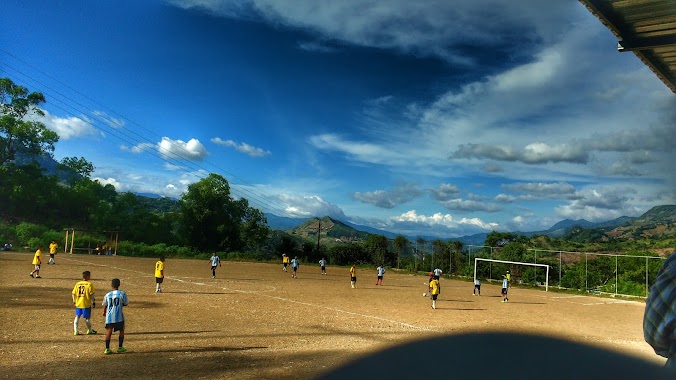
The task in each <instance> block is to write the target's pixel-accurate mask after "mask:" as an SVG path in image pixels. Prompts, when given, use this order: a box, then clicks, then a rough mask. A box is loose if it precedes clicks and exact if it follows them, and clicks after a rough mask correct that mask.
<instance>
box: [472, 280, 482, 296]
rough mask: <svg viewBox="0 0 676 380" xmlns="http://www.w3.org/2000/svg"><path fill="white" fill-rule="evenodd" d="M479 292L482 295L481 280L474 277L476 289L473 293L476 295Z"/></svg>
mask: <svg viewBox="0 0 676 380" xmlns="http://www.w3.org/2000/svg"><path fill="white" fill-rule="evenodd" d="M477 293H479V295H481V281H480V280H479V279H478V278H475V279H474V290H473V291H472V295H473V296H475V295H477Z"/></svg>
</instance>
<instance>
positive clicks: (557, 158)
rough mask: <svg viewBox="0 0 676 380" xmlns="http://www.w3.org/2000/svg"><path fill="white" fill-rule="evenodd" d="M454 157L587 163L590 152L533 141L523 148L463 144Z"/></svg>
mask: <svg viewBox="0 0 676 380" xmlns="http://www.w3.org/2000/svg"><path fill="white" fill-rule="evenodd" d="M452 157H453V158H488V159H492V160H498V161H520V162H523V163H526V164H544V163H548V162H571V163H576V164H583V163H586V162H587V161H588V159H589V154H588V153H587V152H586V151H585V150H584V149H583V148H582V147H581V146H579V145H572V144H571V145H568V144H560V145H548V144H545V143H541V142H536V143H531V144H528V145H526V146H524V147H523V148H522V149H519V148H515V147H513V146H509V145H502V146H501V145H490V144H462V145H460V146H459V147H458V149H457V150H456V151H455V152H454V153H453V155H452Z"/></svg>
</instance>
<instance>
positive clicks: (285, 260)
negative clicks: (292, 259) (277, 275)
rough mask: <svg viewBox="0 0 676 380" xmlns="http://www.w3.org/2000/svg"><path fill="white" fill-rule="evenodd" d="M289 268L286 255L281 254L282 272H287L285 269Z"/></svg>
mask: <svg viewBox="0 0 676 380" xmlns="http://www.w3.org/2000/svg"><path fill="white" fill-rule="evenodd" d="M288 266H289V256H287V255H286V253H282V270H283V271H284V272H287V270H286V267H288Z"/></svg>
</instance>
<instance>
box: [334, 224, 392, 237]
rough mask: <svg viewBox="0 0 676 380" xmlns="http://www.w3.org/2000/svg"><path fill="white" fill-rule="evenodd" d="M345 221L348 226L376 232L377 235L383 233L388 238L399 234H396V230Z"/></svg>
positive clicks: (371, 232) (372, 232)
mask: <svg viewBox="0 0 676 380" xmlns="http://www.w3.org/2000/svg"><path fill="white" fill-rule="evenodd" d="M344 223H345V224H347V225H348V226H350V227H352V228H354V229H355V230H358V231H364V232H368V233H370V234H375V235H383V236H385V237H386V238H388V239H394V238H396V237H397V236H399V234H395V233H394V232H389V231H383V230H379V229H377V228H373V227H368V226H362V225H359V224H354V223H351V222H344Z"/></svg>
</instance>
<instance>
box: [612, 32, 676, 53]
mask: <svg viewBox="0 0 676 380" xmlns="http://www.w3.org/2000/svg"><path fill="white" fill-rule="evenodd" d="M664 46H676V35H671V36H659V37H648V38H645V37H644V38H635V39H632V40H621V41H618V42H617V51H619V52H624V51H636V50H648V49H655V48H658V47H664Z"/></svg>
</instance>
